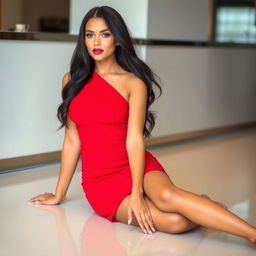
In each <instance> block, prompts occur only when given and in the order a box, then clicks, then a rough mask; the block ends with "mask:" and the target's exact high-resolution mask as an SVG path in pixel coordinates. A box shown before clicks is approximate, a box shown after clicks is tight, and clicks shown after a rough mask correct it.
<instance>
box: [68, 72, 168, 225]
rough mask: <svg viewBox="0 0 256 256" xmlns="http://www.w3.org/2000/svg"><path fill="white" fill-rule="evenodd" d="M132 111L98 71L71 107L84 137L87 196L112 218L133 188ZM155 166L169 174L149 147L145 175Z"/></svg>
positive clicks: (69, 112) (107, 216)
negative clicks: (128, 147) (129, 147)
mask: <svg viewBox="0 0 256 256" xmlns="http://www.w3.org/2000/svg"><path fill="white" fill-rule="evenodd" d="M128 115H129V103H128V101H127V100H126V99H125V98H124V97H123V96H122V95H121V94H120V93H119V92H118V91H117V90H116V89H115V88H114V87H113V86H112V85H111V84H110V83H108V82H107V81H106V80H105V79H104V78H102V77H101V76H100V75H99V74H98V73H96V72H95V71H94V72H93V74H92V76H91V77H90V79H89V81H88V82H87V83H86V84H85V85H84V87H83V88H82V90H81V91H80V92H79V93H78V94H77V95H76V96H75V97H74V98H73V99H72V101H71V103H70V105H69V109H68V116H69V118H70V119H71V120H72V121H73V122H74V123H75V124H76V127H77V131H78V134H79V138H80V141H81V151H80V155H81V161H82V182H81V185H82V187H83V190H84V193H85V196H86V198H87V200H88V202H89V204H90V205H91V207H92V208H93V210H94V211H95V212H96V213H97V214H98V215H100V216H102V217H105V218H107V219H108V220H109V221H111V222H119V221H117V220H116V219H115V218H114V215H115V213H116V211H117V209H118V207H119V205H120V204H121V202H122V201H123V199H124V198H125V197H126V196H127V195H128V194H130V193H131V190H132V176H131V170H130V166H129V160H128V154H127V151H126V135H127V126H128ZM153 170H155V171H160V172H163V173H165V174H166V175H168V174H167V172H166V171H165V170H164V168H163V166H162V165H161V164H160V163H159V161H158V160H157V159H156V158H155V157H154V156H153V155H152V154H151V153H150V152H148V151H147V150H145V170H144V175H145V174H146V173H148V172H150V171H153Z"/></svg>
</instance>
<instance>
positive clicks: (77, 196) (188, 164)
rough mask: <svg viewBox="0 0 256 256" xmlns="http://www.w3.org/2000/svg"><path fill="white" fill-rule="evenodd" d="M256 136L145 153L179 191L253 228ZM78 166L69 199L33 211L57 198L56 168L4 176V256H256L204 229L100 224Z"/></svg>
mask: <svg viewBox="0 0 256 256" xmlns="http://www.w3.org/2000/svg"><path fill="white" fill-rule="evenodd" d="M255 145H256V130H255V129H250V130H247V131H245V130H244V131H237V132H232V133H226V134H222V135H215V136H209V137H205V138H201V139H197V140H196V139H194V140H190V141H186V142H182V143H172V144H169V145H166V146H162V147H158V148H148V150H149V151H150V152H151V153H152V154H153V155H154V156H156V157H157V158H158V160H159V161H160V162H161V163H162V165H163V166H164V167H165V168H166V170H167V171H168V173H169V174H170V175H171V177H172V180H173V181H174V183H175V184H176V185H177V186H180V187H182V188H183V189H187V190H189V191H192V192H195V193H198V194H199V193H205V194H207V195H209V196H210V197H211V198H212V199H214V200H218V201H222V202H223V203H224V204H226V205H227V206H228V207H229V209H231V210H232V211H233V212H234V213H236V214H238V215H239V216H240V217H242V218H244V219H246V220H247V221H248V222H250V223H251V224H253V225H256V204H255V202H256V186H255V180H256V158H255V156H256V146H255ZM80 167H81V163H80V162H79V164H78V166H77V171H76V173H75V175H74V178H73V181H72V183H71V185H70V188H69V193H68V199H67V201H66V202H65V203H63V204H61V205H59V206H40V207H36V206H34V205H31V204H29V203H27V200H28V199H29V198H31V197H32V196H35V195H37V194H39V193H43V192H54V189H55V184H56V181H57V175H58V169H59V165H48V166H45V167H40V168H35V169H29V170H25V171H20V172H13V173H8V174H2V175H0V205H1V211H0V227H1V232H0V234H1V237H0V248H1V255H2V256H7V255H8V256H9V255H12V256H13V255H26V256H30V255H37V256H39V255H51V256H54V255H62V256H63V255H67V256H72V255H80V256H84V255H86V256H98V255H100V256H103V255H104V256H108V255H109V256H110V255H111V256H123V255H147V256H149V255H161V256H164V255H179V256H185V255H189V256H193V255H197V256H199V255H203V256H205V255H207V256H211V255H214V256H216V255H221V256H223V255H230V256H231V255H232V256H236V255H237V256H241V255H242V256H247V255H248V256H249V255H255V253H256V246H254V245H252V244H251V243H249V242H247V241H246V240H244V239H242V238H238V237H235V236H233V235H228V234H225V233H221V232H218V231H216V230H212V229H207V228H203V227H200V228H198V229H195V230H193V231H191V232H188V233H185V234H167V233H163V232H156V233H154V234H153V235H146V234H143V233H142V232H141V230H140V228H139V227H136V226H128V225H127V224H124V223H110V222H109V221H108V220H106V219H104V218H102V217H100V216H98V215H97V214H96V213H94V211H93V210H92V208H91V207H90V205H89V203H88V202H87V200H86V198H85V197H84V194H83V191H82V188H81V185H80Z"/></svg>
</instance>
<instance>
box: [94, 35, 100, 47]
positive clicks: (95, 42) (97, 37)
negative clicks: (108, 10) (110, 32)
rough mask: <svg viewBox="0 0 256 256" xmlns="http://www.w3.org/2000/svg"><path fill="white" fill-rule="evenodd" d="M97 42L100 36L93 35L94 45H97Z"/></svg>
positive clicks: (98, 42)
mask: <svg viewBox="0 0 256 256" xmlns="http://www.w3.org/2000/svg"><path fill="white" fill-rule="evenodd" d="M99 44H100V37H99V35H96V36H95V37H94V45H99Z"/></svg>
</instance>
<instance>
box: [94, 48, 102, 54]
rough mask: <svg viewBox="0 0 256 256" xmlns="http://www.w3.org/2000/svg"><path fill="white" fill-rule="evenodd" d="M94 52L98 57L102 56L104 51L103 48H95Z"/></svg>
mask: <svg viewBox="0 0 256 256" xmlns="http://www.w3.org/2000/svg"><path fill="white" fill-rule="evenodd" d="M92 51H93V53H94V54H97V55H98V54H102V53H103V51H104V50H102V49H101V48H94V49H93V50H92Z"/></svg>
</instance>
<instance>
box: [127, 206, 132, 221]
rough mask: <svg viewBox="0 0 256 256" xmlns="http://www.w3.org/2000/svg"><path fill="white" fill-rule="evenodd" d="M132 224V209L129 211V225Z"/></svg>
mask: <svg viewBox="0 0 256 256" xmlns="http://www.w3.org/2000/svg"><path fill="white" fill-rule="evenodd" d="M131 223H132V209H131V208H129V209H128V225H130V224H131Z"/></svg>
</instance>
